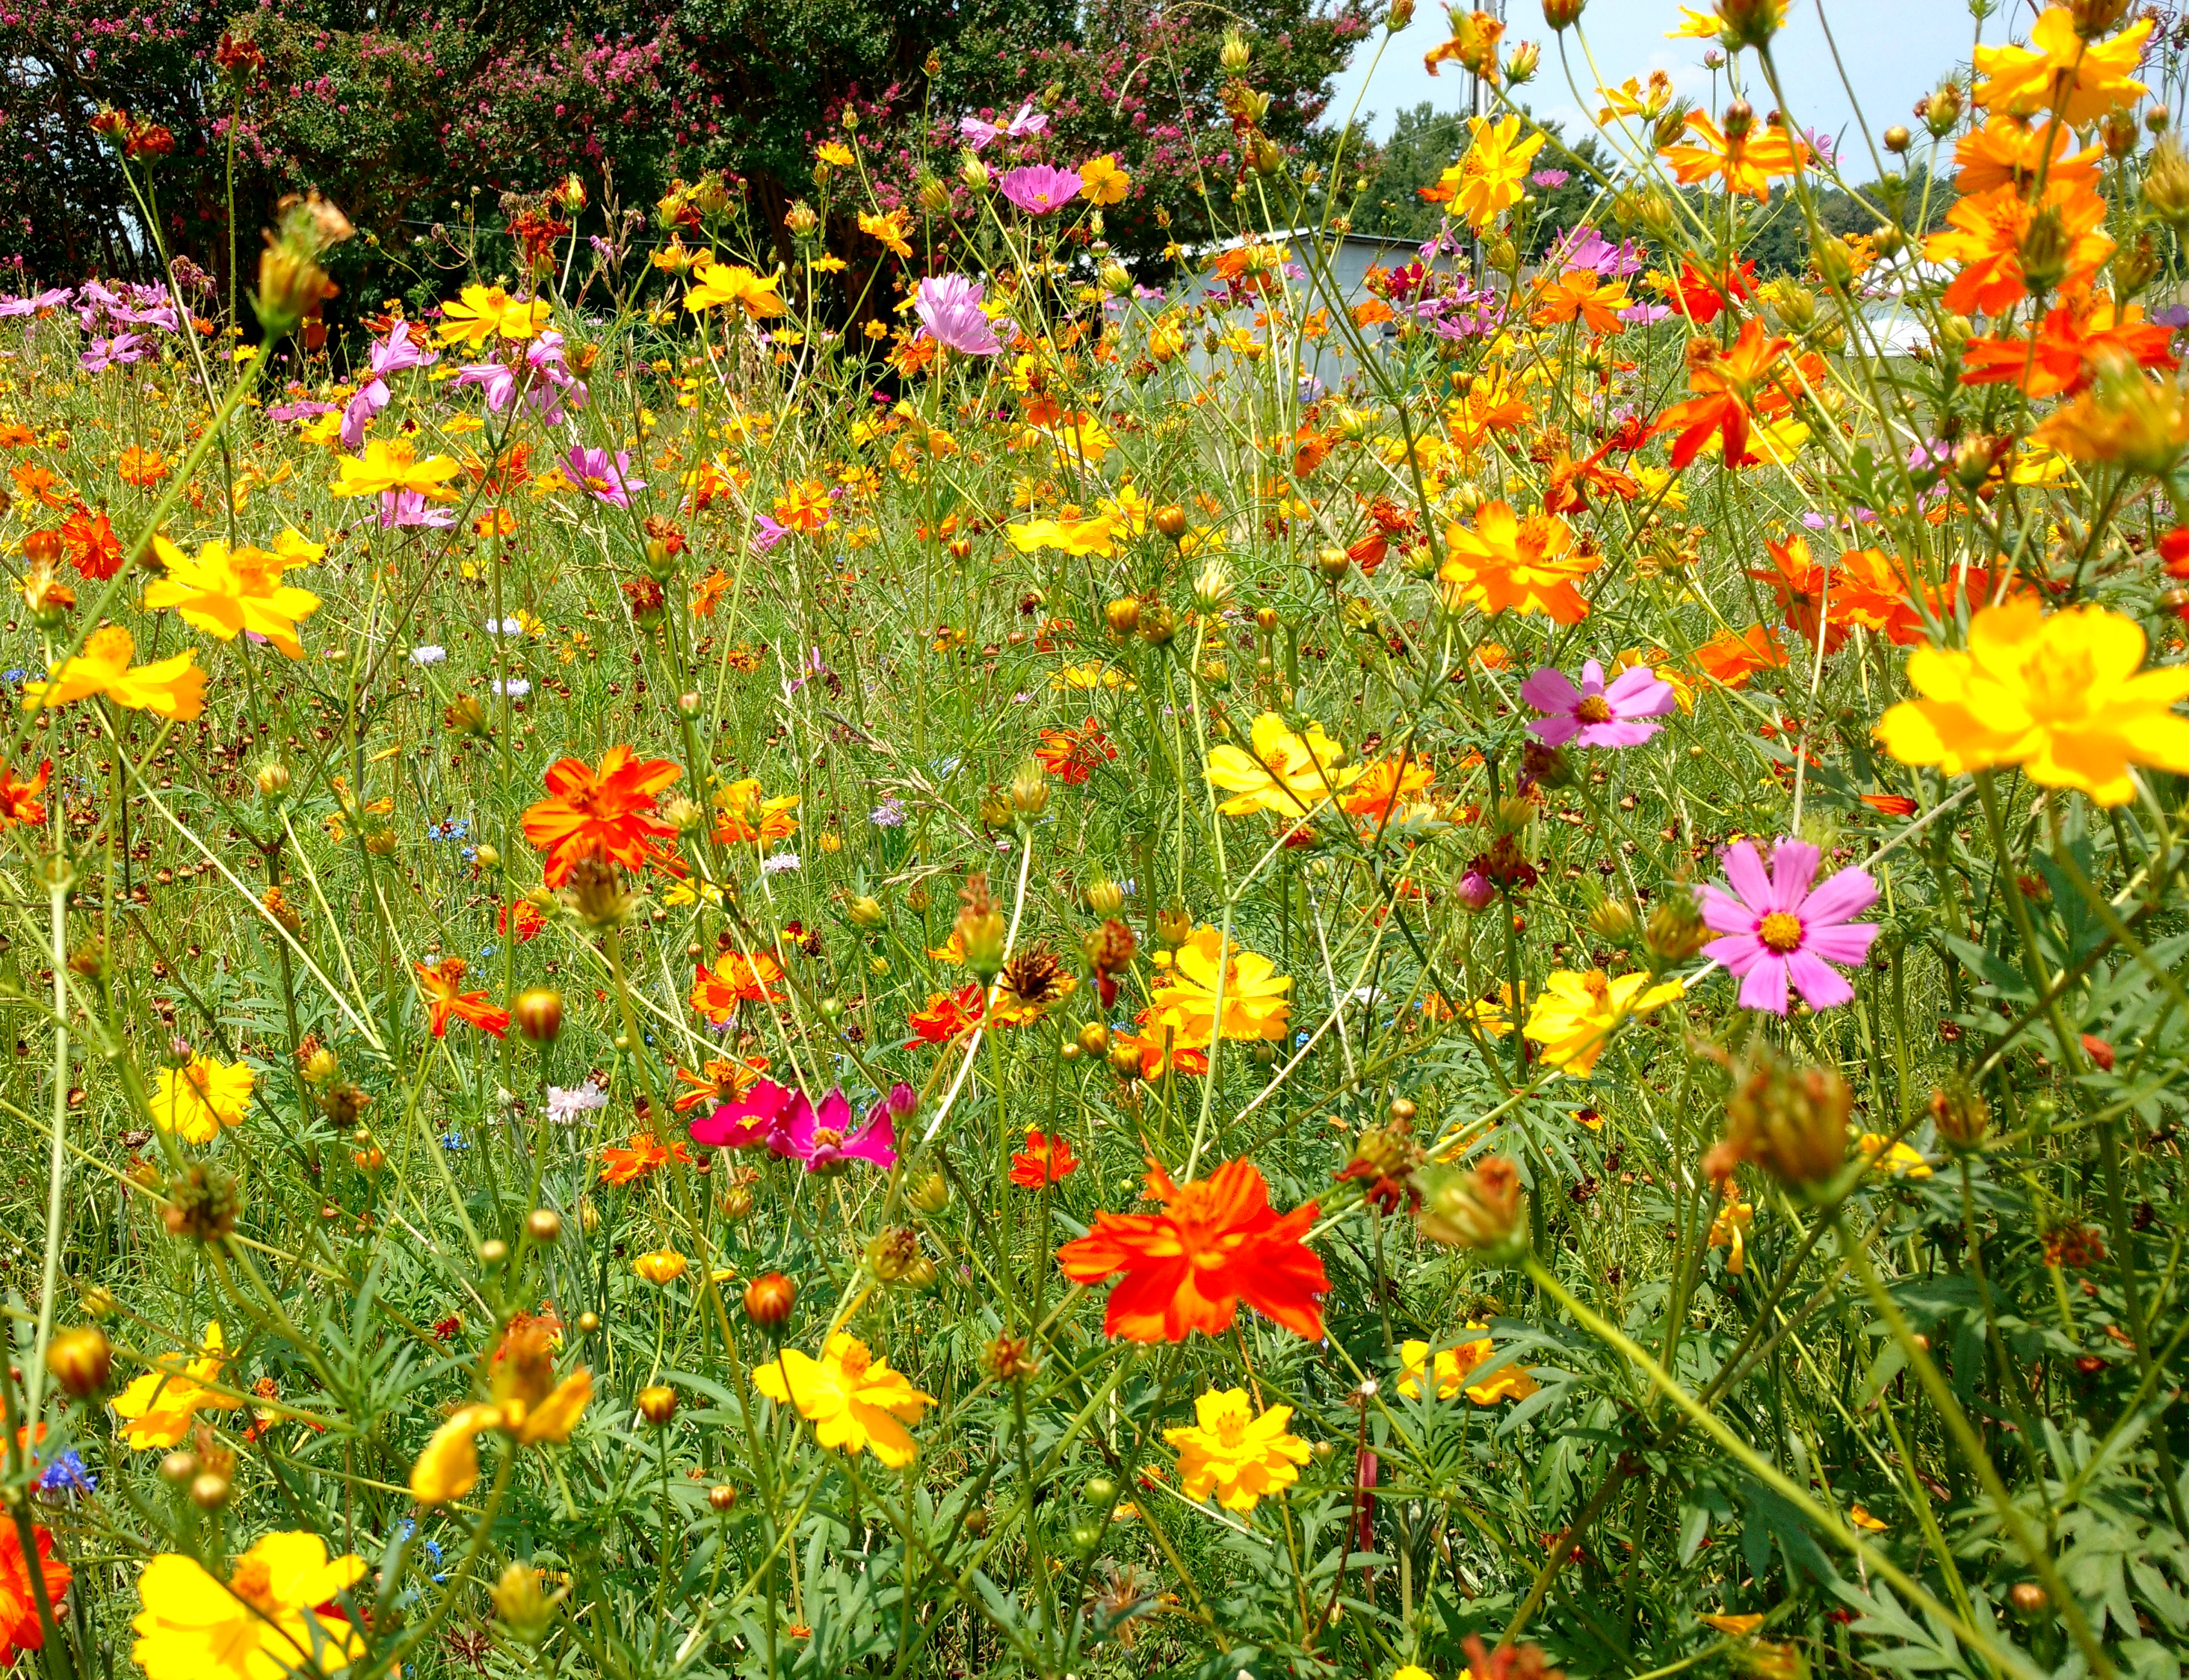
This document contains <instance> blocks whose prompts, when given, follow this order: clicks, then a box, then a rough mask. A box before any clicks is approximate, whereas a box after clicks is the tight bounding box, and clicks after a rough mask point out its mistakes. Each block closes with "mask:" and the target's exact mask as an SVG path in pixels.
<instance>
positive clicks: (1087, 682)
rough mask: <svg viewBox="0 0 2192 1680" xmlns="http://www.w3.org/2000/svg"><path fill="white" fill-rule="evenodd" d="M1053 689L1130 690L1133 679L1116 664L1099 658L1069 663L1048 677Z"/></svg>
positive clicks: (1133, 684)
mask: <svg viewBox="0 0 2192 1680" xmlns="http://www.w3.org/2000/svg"><path fill="white" fill-rule="evenodd" d="M1050 686H1051V687H1052V688H1053V689H1127V690H1129V691H1132V690H1133V689H1134V688H1135V687H1136V686H1137V685H1136V683H1134V680H1133V678H1132V677H1128V676H1127V673H1126V672H1125V671H1122V670H1120V669H1119V667H1118V666H1116V665H1106V664H1105V663H1104V661H1103V660H1087V661H1086V662H1085V663H1083V664H1081V665H1069V666H1065V668H1064V669H1062V670H1060V671H1058V672H1056V673H1055V674H1054V675H1053V677H1051V679H1050Z"/></svg>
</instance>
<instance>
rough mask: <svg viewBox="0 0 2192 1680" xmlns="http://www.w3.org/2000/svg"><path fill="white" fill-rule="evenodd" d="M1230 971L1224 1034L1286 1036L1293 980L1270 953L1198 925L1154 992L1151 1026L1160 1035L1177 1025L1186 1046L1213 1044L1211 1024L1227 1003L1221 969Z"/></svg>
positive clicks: (1177, 1035) (1178, 1040) (1180, 1040)
mask: <svg viewBox="0 0 2192 1680" xmlns="http://www.w3.org/2000/svg"><path fill="white" fill-rule="evenodd" d="M1221 971H1222V973H1223V974H1224V1000H1223V1008H1224V1012H1225V1019H1224V1026H1223V1027H1222V1029H1221V1030H1220V1031H1219V1033H1218V1035H1217V1036H1218V1037H1223V1038H1247V1039H1258V1038H1283V1037H1286V1036H1287V1012H1288V1010H1289V1009H1291V1007H1292V1006H1291V1005H1290V1004H1289V1003H1288V1002H1287V993H1288V992H1290V991H1293V984H1294V983H1293V980H1292V979H1290V978H1289V977H1288V976H1287V975H1285V974H1280V973H1278V972H1277V969H1276V964H1275V963H1272V961H1271V959H1270V957H1259V956H1258V955H1257V954H1256V953H1255V952H1254V951H1243V950H1242V948H1241V947H1240V946H1238V945H1232V946H1227V945H1225V944H1224V941H1223V940H1222V938H1221V936H1220V935H1219V931H1218V929H1215V928H1211V927H1205V928H1201V929H1197V930H1196V933H1195V934H1193V936H1192V937H1190V939H1189V940H1188V941H1187V943H1186V944H1185V945H1184V946H1180V948H1179V951H1176V952H1174V953H1173V960H1172V963H1171V973H1170V976H1169V978H1167V979H1165V980H1162V981H1160V982H1159V983H1158V985H1157V986H1156V989H1155V990H1154V991H1151V992H1150V1023H1149V1026H1150V1032H1151V1034H1152V1035H1153V1036H1154V1037H1156V1038H1157V1039H1158V1040H1159V1041H1162V1038H1163V1036H1164V1028H1166V1027H1167V1026H1169V1027H1171V1028H1172V1029H1173V1039H1174V1042H1175V1043H1178V1044H1179V1045H1181V1046H1182V1047H1184V1048H1189V1049H1207V1048H1208V1047H1209V1045H1210V1043H1211V1038H1212V1033H1211V1024H1212V1023H1213V1021H1214V1020H1216V1019H1217V1013H1218V1010H1219V1008H1220V1007H1221V1005H1220V999H1219V985H1220V982H1219V974H1220V973H1221Z"/></svg>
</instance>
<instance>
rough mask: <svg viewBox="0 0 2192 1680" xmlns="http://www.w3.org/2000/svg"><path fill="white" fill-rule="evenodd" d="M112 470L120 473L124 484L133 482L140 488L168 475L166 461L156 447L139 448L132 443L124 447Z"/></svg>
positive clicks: (155, 482) (144, 487) (157, 481)
mask: <svg viewBox="0 0 2192 1680" xmlns="http://www.w3.org/2000/svg"><path fill="white" fill-rule="evenodd" d="M114 470H115V471H117V472H118V473H120V474H121V475H122V482H123V483H125V484H134V485H135V486H137V488H138V489H146V488H148V487H149V486H151V485H154V484H157V483H159V482H160V481H161V480H162V479H163V478H165V477H167V476H168V463H167V461H166V460H163V458H162V456H161V454H160V452H159V451H158V450H157V449H139V448H138V447H137V446H136V445H135V444H134V443H133V444H131V445H130V446H129V447H128V449H124V450H123V452H122V454H121V456H120V458H119V459H117V460H116V461H115V463H114Z"/></svg>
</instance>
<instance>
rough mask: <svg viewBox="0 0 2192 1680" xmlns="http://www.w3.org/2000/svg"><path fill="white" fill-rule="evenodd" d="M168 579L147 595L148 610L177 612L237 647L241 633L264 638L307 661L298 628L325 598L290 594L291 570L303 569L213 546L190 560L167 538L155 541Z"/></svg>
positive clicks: (275, 557)
mask: <svg viewBox="0 0 2192 1680" xmlns="http://www.w3.org/2000/svg"><path fill="white" fill-rule="evenodd" d="M152 551H153V552H154V553H156V554H157V555H158V556H159V557H160V563H161V564H163V565H164V566H165V567H166V568H167V569H168V574H167V576H165V577H164V578H162V579H161V580H159V581H158V582H157V583H155V584H153V585H152V586H151V587H150V588H148V589H147V590H146V591H145V605H146V607H147V608H148V609H151V610H153V611H155V612H157V611H158V610H159V609H161V608H163V607H173V608H174V609H175V610H176V612H177V613H178V614H180V615H181V617H182V620H183V622H184V623H185V624H187V625H190V626H192V627H193V628H195V629H198V630H203V631H206V632H208V634H210V635H214V636H218V637H220V639H221V640H222V641H224V642H233V641H234V640H235V639H236V637H237V632H238V631H250V632H251V633H252V634H254V635H256V636H263V637H265V638H266V639H267V640H268V641H269V642H271V643H273V644H274V645H275V646H276V647H277V648H279V649H281V650H282V651H283V653H284V654H288V656H289V657H290V658H291V659H293V660H300V659H302V658H304V656H305V649H304V645H303V644H302V643H300V642H299V641H298V640H297V622H298V620H300V619H306V618H310V617H311V615H312V614H314V613H317V611H319V609H320V597H318V596H317V595H314V594H312V593H311V591H308V590H303V589H291V588H289V587H288V586H286V585H284V584H283V581H282V573H283V569H285V568H286V567H288V566H289V565H293V564H294V565H303V564H306V563H307V562H305V561H301V560H298V561H292V560H289V559H288V557H285V556H283V554H281V553H279V552H275V553H271V554H270V553H269V552H267V551H265V549H262V548H237V549H231V548H230V547H229V546H228V545H227V544H226V543H223V542H208V543H206V544H204V545H203V546H201V547H200V548H199V550H198V557H197V559H195V560H192V559H190V558H187V557H186V556H185V555H184V553H183V551H181V550H180V549H179V548H177V547H176V546H174V544H173V543H171V542H169V541H168V540H167V539H166V538H165V537H161V536H156V537H154V538H153V539H152Z"/></svg>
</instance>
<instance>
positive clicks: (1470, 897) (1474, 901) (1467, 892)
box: [1453, 869, 1499, 914]
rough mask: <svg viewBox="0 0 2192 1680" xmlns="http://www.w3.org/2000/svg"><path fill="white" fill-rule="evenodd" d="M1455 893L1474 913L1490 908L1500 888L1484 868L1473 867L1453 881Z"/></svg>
mask: <svg viewBox="0 0 2192 1680" xmlns="http://www.w3.org/2000/svg"><path fill="white" fill-rule="evenodd" d="M1453 895H1454V897H1456V898H1457V899H1458V900H1461V906H1462V908H1463V909H1464V910H1466V911H1470V913H1472V914H1474V913H1475V912H1476V911H1481V910H1489V909H1490V908H1491V907H1492V906H1493V901H1494V900H1497V899H1498V896H1499V889H1498V887H1497V886H1495V885H1494V884H1493V880H1492V877H1490V876H1488V875H1487V874H1486V873H1485V872H1484V871H1482V870H1481V869H1472V870H1470V871H1468V872H1467V873H1465V874H1464V875H1463V877H1461V879H1460V880H1458V881H1457V882H1455V883H1453Z"/></svg>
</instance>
